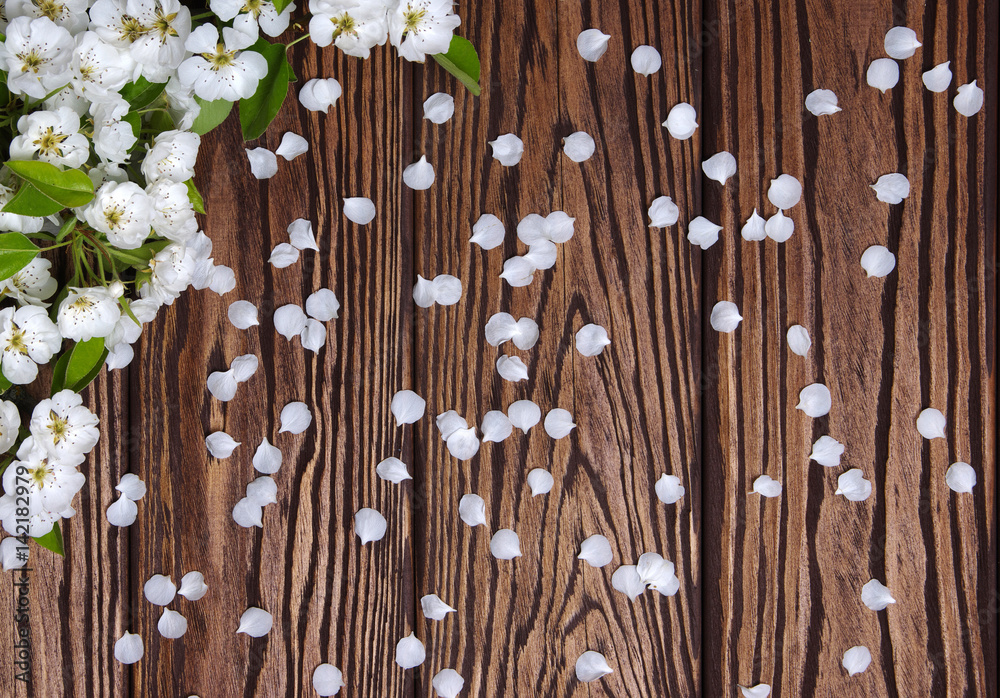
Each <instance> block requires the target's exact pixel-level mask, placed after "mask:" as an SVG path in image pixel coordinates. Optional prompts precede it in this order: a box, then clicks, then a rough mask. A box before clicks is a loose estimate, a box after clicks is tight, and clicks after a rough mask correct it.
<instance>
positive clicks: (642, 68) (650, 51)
mask: <svg viewBox="0 0 1000 698" xmlns="http://www.w3.org/2000/svg"><path fill="white" fill-rule="evenodd" d="M662 65H663V59H661V58H660V52H659V51H657V50H656V49H655V48H653V47H652V46H639V47H637V48H636V49H635V50H634V51H633V52H632V70H634V71H635V72H637V73H639V74H640V75H646V76H649V75H652V74H653V73H655V72H656V71H658V70H659V69H660V67H661V66H662Z"/></svg>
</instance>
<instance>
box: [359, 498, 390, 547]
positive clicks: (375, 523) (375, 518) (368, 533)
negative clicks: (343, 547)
mask: <svg viewBox="0 0 1000 698" xmlns="http://www.w3.org/2000/svg"><path fill="white" fill-rule="evenodd" d="M388 527H389V524H388V523H387V522H386V520H385V517H384V516H382V515H381V514H380V513H378V512H377V511H375V510H374V509H369V508H367V507H365V508H364V509H359V510H358V513H357V514H355V515H354V532H355V533H356V534H357V535H358V538H360V539H361V545H365V544H367V543H371V542H373V541H378V540H382V538H383V537H384V536H385V531H386V529H387V528H388Z"/></svg>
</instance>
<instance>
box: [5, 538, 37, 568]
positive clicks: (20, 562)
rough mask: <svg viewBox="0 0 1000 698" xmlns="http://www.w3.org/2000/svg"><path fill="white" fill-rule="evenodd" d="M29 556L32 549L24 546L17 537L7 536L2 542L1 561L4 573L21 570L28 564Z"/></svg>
mask: <svg viewBox="0 0 1000 698" xmlns="http://www.w3.org/2000/svg"><path fill="white" fill-rule="evenodd" d="M29 556H30V548H28V546H27V545H22V544H21V542H20V541H19V540H18V539H17V538H16V537H15V536H7V537H6V538H4V539H3V540H2V541H0V561H2V563H3V571H4V572H10V571H11V570H18V569H21V568H22V567H24V566H25V565H26V564H28V557H29Z"/></svg>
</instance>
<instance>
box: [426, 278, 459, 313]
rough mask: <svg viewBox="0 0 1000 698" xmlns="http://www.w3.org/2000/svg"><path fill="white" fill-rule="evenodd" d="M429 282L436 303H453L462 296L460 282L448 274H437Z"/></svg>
mask: <svg viewBox="0 0 1000 698" xmlns="http://www.w3.org/2000/svg"><path fill="white" fill-rule="evenodd" d="M431 284H432V287H433V289H434V301H435V302H436V303H437V304H438V305H455V304H456V303H458V301H459V300H461V298H462V282H461V280H459V279H458V278H456V277H454V276H452V275H450V274H438V275H437V276H435V277H434V280H433V281H432V282H431Z"/></svg>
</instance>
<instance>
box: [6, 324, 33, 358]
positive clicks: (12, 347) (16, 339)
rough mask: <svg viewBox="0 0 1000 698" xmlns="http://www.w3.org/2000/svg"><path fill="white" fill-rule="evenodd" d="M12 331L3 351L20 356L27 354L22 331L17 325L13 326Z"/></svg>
mask: <svg viewBox="0 0 1000 698" xmlns="http://www.w3.org/2000/svg"><path fill="white" fill-rule="evenodd" d="M13 327H14V331H13V332H11V333H10V338H9V339H8V340H7V348H6V350H5V351H16V352H18V353H21V354H27V353H28V345H26V344H25V343H24V330H22V329H21V328H20V327H18V326H17V325H13Z"/></svg>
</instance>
